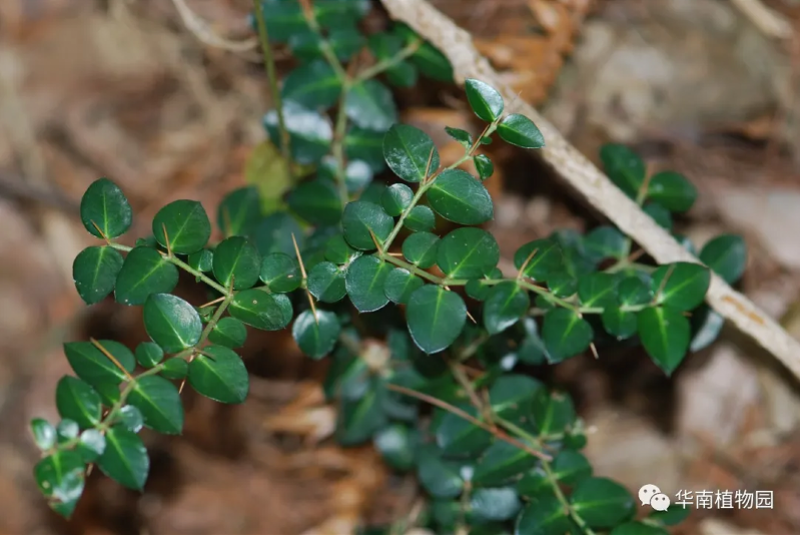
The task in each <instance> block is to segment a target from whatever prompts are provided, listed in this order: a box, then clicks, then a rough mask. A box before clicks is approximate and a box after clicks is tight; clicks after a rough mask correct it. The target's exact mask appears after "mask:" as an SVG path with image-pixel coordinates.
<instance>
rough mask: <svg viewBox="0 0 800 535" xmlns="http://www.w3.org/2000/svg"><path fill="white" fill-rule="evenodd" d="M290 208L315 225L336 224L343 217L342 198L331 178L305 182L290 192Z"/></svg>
mask: <svg viewBox="0 0 800 535" xmlns="http://www.w3.org/2000/svg"><path fill="white" fill-rule="evenodd" d="M287 203H288V204H289V208H291V209H292V211H293V212H294V213H296V214H297V215H299V216H300V217H302V218H303V219H305V220H306V221H308V222H309V223H311V224H313V225H336V224H337V223H339V220H340V219H341V218H342V200H341V197H340V196H339V191H338V190H337V189H336V186H335V185H334V184H333V183H332V182H331V181H329V180H323V179H319V178H318V179H315V180H311V181H308V182H303V183H302V184H300V185H299V186H297V187H296V188H295V189H293V190H292V192H291V193H289V197H288V199H287Z"/></svg>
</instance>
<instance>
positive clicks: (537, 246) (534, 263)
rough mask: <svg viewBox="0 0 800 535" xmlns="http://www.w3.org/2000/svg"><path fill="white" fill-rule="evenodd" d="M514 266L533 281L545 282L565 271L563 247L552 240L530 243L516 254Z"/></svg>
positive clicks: (544, 239) (545, 239) (546, 239)
mask: <svg viewBox="0 0 800 535" xmlns="http://www.w3.org/2000/svg"><path fill="white" fill-rule="evenodd" d="M514 266H515V267H516V268H517V269H523V266H524V272H523V273H524V275H525V276H526V277H530V278H532V279H533V280H545V279H547V278H548V277H549V276H550V275H551V274H553V273H556V272H561V271H562V270H563V269H564V267H563V266H564V258H563V254H562V252H561V246H560V245H559V244H558V242H557V241H555V240H553V239H551V238H543V239H540V240H534V241H532V242H528V243H526V244H525V245H523V246H522V247H520V248H519V249H517V252H516V253H514Z"/></svg>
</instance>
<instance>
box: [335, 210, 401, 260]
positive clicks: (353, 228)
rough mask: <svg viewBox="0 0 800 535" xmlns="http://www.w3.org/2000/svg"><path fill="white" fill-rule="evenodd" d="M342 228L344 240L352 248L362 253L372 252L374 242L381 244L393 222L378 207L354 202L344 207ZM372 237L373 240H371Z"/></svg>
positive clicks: (389, 231)
mask: <svg viewBox="0 0 800 535" xmlns="http://www.w3.org/2000/svg"><path fill="white" fill-rule="evenodd" d="M342 228H343V230H344V238H345V239H346V240H347V243H349V244H350V245H351V246H352V247H354V248H356V249H360V250H362V251H374V250H375V240H377V241H378V243H379V244H383V241H384V240H386V238H388V237H389V234H390V233H391V232H392V228H394V220H393V219H392V218H391V217H389V215H388V214H387V213H386V212H385V211H384V210H383V208H382V207H380V206H379V205H377V204H375V203H371V202H366V201H356V202H351V203H349V204H348V205H347V206H346V207H345V209H344V214H343V215H342ZM373 235H374V236H375V240H373V238H372V236H373Z"/></svg>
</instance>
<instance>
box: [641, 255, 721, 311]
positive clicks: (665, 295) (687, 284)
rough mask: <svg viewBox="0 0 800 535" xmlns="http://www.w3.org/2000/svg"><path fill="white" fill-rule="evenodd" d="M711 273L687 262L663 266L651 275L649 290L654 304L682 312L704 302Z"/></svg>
mask: <svg viewBox="0 0 800 535" xmlns="http://www.w3.org/2000/svg"><path fill="white" fill-rule="evenodd" d="M709 284H711V273H710V272H709V270H708V268H706V267H704V266H702V265H700V264H693V263H689V262H676V263H674V264H665V265H663V266H660V267H659V268H658V269H656V270H655V271H654V272H653V274H652V282H651V288H652V290H653V293H654V294H656V302H657V303H659V304H664V305H669V306H670V308H672V309H674V310H676V311H680V312H683V311H684V310H691V309H693V308H695V307H696V306H698V305H699V304H700V303H702V302H703V301H704V300H705V297H706V292H707V291H708V286H709Z"/></svg>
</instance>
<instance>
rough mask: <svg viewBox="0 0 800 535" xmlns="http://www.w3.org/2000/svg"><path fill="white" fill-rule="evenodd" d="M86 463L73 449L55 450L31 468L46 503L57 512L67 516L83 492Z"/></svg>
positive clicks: (73, 509)
mask: <svg viewBox="0 0 800 535" xmlns="http://www.w3.org/2000/svg"><path fill="white" fill-rule="evenodd" d="M85 469H86V465H85V464H84V463H83V460H82V459H81V457H80V455H78V453H76V452H74V451H63V450H62V451H57V452H55V453H53V454H52V455H48V456H47V457H45V458H44V459H42V460H41V461H39V462H38V463H36V466H35V467H34V469H33V474H34V478H35V479H36V484H37V485H38V487H39V490H40V491H41V493H42V494H43V495H44V496H45V497H46V498H47V504H48V505H49V506H50V507H51V508H52V509H53V510H54V511H55V512H57V513H58V514H60V515H62V516H65V517H67V518H69V517H70V516H72V513H73V512H74V511H75V506H76V505H77V504H78V500H79V499H80V497H81V494H83V487H84V484H85V480H86V477H85V473H84V471H85Z"/></svg>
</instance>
